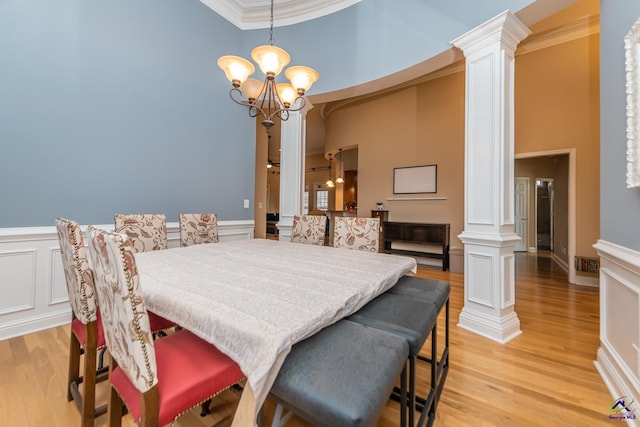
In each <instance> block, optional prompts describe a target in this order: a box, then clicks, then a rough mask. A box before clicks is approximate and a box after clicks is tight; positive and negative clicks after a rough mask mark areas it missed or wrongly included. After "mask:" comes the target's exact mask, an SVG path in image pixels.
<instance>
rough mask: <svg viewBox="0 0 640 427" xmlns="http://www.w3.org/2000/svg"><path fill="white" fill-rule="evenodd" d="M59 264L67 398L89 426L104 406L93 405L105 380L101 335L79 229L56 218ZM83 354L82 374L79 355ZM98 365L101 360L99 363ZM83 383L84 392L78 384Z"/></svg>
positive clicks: (103, 344) (65, 220)
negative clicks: (66, 321)
mask: <svg viewBox="0 0 640 427" xmlns="http://www.w3.org/2000/svg"><path fill="white" fill-rule="evenodd" d="M56 229H57V231H58V241H59V243H60V254H61V255H62V266H63V268H64V276H65V279H66V282H67V294H68V295H69V303H70V305H71V311H72V316H71V339H70V342H69V372H68V377H67V400H68V401H71V400H75V401H76V404H77V406H78V409H80V425H81V426H83V427H85V426H92V427H93V422H94V418H95V417H97V416H100V415H102V414H104V413H105V412H106V411H107V407H106V405H103V406H101V407H99V408H95V395H96V390H95V386H96V382H99V381H104V380H105V379H106V372H107V371H106V368H102V366H99V367H98V366H97V363H96V358H97V355H98V350H100V349H102V348H104V346H105V341H104V334H103V333H102V324H101V322H100V311H99V310H98V302H97V300H96V294H95V285H94V282H93V272H92V271H91V269H90V267H89V261H88V259H87V253H86V250H85V247H84V240H83V238H82V231H81V230H80V226H79V225H78V223H77V222H75V221H71V220H68V219H64V218H58V219H56ZM83 353H84V367H83V369H82V372H83V374H84V375H83V376H81V375H80V355H81V354H83ZM100 365H102V363H100ZM80 384H84V387H83V388H84V393H81V392H80V388H79V385H80Z"/></svg>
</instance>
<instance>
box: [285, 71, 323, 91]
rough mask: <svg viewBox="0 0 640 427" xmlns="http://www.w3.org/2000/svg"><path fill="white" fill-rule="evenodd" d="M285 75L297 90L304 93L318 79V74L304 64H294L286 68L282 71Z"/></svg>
mask: <svg viewBox="0 0 640 427" xmlns="http://www.w3.org/2000/svg"><path fill="white" fill-rule="evenodd" d="M284 75H285V77H286V78H288V79H289V81H291V84H292V85H293V87H294V88H296V90H297V91H298V92H300V91H302V93H305V92H306V91H308V90H309V89H310V88H311V85H312V84H314V83H315V82H317V81H318V78H320V75H319V74H318V72H317V71H316V70H314V69H313V68H309V67H305V66H304V65H296V66H293V67H289V68H287V71H285V73H284Z"/></svg>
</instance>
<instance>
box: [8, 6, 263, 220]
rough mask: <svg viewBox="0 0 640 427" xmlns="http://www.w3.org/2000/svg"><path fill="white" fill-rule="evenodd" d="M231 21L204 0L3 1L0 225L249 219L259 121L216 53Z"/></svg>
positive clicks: (230, 40)
mask: <svg viewBox="0 0 640 427" xmlns="http://www.w3.org/2000/svg"><path fill="white" fill-rule="evenodd" d="M233 33H240V30H238V29H237V28H236V27H234V26H232V25H231V24H229V23H228V22H227V21H225V20H224V19H222V18H221V17H219V16H218V15H217V14H215V13H214V12H213V11H211V10H210V9H209V8H207V7H206V6H204V5H203V4H201V3H199V2H197V1H153V0H136V1H127V0H109V1H102V0H100V1H97V0H60V1H55V2H51V1H49V0H30V1H25V0H8V1H7V0H5V1H2V2H0V58H1V59H0V63H1V65H0V162H1V165H2V166H1V167H0V227H16V226H39V225H53V221H54V219H55V218H56V217H57V216H66V217H69V218H74V219H76V220H78V221H79V222H80V223H84V224H87V223H110V222H112V221H113V215H114V214H115V213H118V212H148V213H152V212H163V213H166V214H167V216H168V220H169V221H177V215H178V213H179V212H185V211H192V212H199V211H213V212H217V213H218V215H219V217H220V218H221V219H223V220H224V219H251V218H253V209H243V199H251V200H253V194H254V158H255V130H254V127H253V126H252V122H251V120H250V119H249V118H248V116H247V114H246V112H245V111H244V110H243V109H242V108H240V107H239V106H236V105H235V104H232V103H231V101H230V100H229V99H228V94H227V91H228V87H229V84H228V82H227V81H226V79H225V78H224V75H223V74H222V73H221V72H220V71H219V69H218V68H217V66H216V59H217V58H218V56H220V55H221V54H222V53H223V51H222V50H221V46H222V44H221V43H220V40H225V48H230V49H233V50H237V49H239V47H238V46H235V45H234V43H233V40H235V39H236V37H230V34H233ZM234 107H237V108H234Z"/></svg>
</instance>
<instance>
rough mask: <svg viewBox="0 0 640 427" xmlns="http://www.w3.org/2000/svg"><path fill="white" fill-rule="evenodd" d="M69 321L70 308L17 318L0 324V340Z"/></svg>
mask: <svg viewBox="0 0 640 427" xmlns="http://www.w3.org/2000/svg"><path fill="white" fill-rule="evenodd" d="M70 321H71V308H66V309H63V310H60V311H58V312H54V313H47V314H45V315H41V316H31V317H26V318H21V319H17V320H16V321H14V322H6V323H2V324H0V341H2V340H6V339H9V338H14V337H19V336H22V335H26V334H30V333H32V332H38V331H42V330H44V329H49V328H54V327H56V326H60V325H66V324H67V323H69V322H70Z"/></svg>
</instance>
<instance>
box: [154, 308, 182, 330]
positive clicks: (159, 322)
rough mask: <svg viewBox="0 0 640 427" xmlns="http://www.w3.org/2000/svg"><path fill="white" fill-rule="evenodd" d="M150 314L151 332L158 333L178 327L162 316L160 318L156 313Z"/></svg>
mask: <svg viewBox="0 0 640 427" xmlns="http://www.w3.org/2000/svg"><path fill="white" fill-rule="evenodd" d="M148 313H149V325H150V326H151V332H158V331H162V330H164V329H169V328H173V327H174V326H176V324H175V322H172V321H171V320H167V319H165V318H164V317H162V316H158V315H157V314H155V313H152V312H150V311H148Z"/></svg>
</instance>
